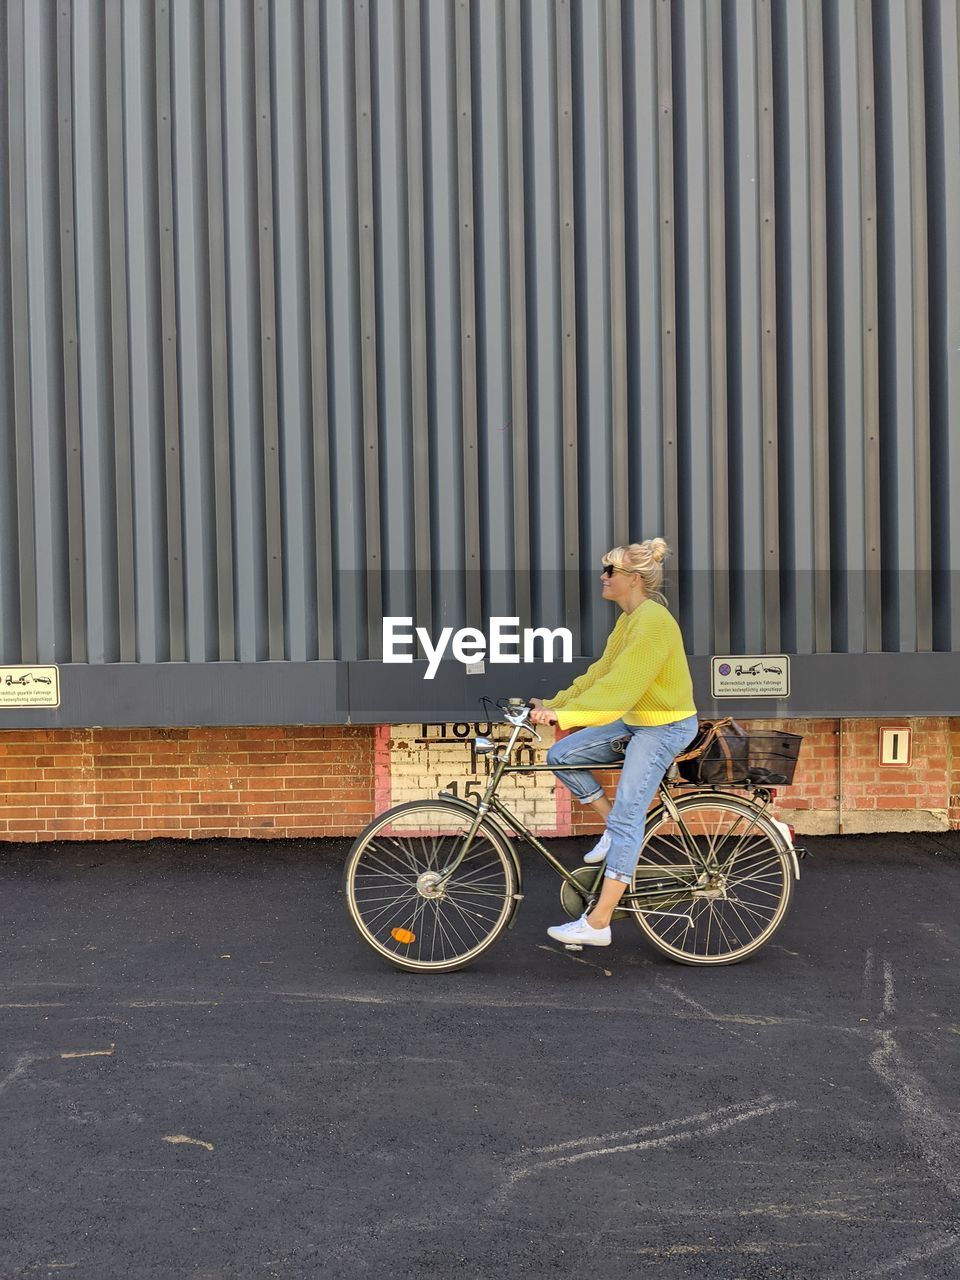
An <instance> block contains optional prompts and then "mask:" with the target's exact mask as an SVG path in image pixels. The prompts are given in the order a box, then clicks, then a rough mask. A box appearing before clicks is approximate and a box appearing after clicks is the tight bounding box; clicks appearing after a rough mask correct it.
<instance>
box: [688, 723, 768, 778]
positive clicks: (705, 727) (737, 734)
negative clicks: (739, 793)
mask: <svg viewBox="0 0 960 1280" xmlns="http://www.w3.org/2000/svg"><path fill="white" fill-rule="evenodd" d="M677 768H678V770H679V771H680V777H681V778H683V779H684V780H685V781H687V782H696V783H699V784H700V785H702V786H708V787H720V786H724V785H726V786H736V785H738V784H741V785H742V784H743V783H745V782H747V781H748V779H749V776H750V736H749V734H748V733H747V732H746V730H745V729H744V728H743V727H742V726H741V725H739V724H737V722H736V720H733V719H731V718H730V717H729V716H727V718H726V719H724V720H702V721H701V722H700V732H699V733H698V735H697V737H696V738H695V739H694V741H693V742H692V743H691V744H690V746H689V747H688V748H687V750H686V751H685V752H684V753H683V755H680V756H678V757H677Z"/></svg>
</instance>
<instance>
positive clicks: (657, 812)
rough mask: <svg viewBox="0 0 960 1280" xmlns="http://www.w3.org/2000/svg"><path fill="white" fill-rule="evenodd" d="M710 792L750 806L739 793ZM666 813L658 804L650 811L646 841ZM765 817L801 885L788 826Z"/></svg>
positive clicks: (796, 858)
mask: <svg viewBox="0 0 960 1280" xmlns="http://www.w3.org/2000/svg"><path fill="white" fill-rule="evenodd" d="M710 790H711V795H716V796H722V797H723V798H724V799H725V800H739V801H740V802H741V804H749V801H747V800H745V799H744V797H743V796H742V795H740V794H739V792H737V791H728V790H726V789H725V788H723V787H715V788H714V787H712V788H711V789H710ZM690 794H691V795H693V794H694V793H693V792H691V793H690ZM666 812H667V806H666V805H665V804H663V803H660V804H658V805H657V806H656V808H655V809H651V810H650V812H649V813H648V814H647V825H646V827H645V829H644V839H646V836H647V834H648V833H649V831H650V828H651V827H652V826H653V824H654V823H655V822H658V821H659V820H660V818H661V817H662V815H663V814H664V813H666ZM765 816H766V818H767V819H768V820H769V821H770V822H771V823H772V825H773V827H774V828H775V830H776V833H777V838H778V840H779V843H780V848H781V849H782V851H783V852H784V853H786V854H789V856H790V865H791V866H792V867H793V878H794V880H795V881H797V882H798V883H799V881H800V860H799V858H798V857H797V851H796V849H795V848H794V847H793V844H792V843H791V841H790V837H789V828H787V824H786V823H785V822H780V821H779V819H777V818H775V817H774V816H773V814H772V813H768V814H766V815H765ZM785 828H786V830H785Z"/></svg>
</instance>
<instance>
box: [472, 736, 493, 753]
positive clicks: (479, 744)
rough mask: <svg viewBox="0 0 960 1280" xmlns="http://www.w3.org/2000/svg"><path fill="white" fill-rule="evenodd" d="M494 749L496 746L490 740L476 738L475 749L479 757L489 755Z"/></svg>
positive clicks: (474, 741)
mask: <svg viewBox="0 0 960 1280" xmlns="http://www.w3.org/2000/svg"><path fill="white" fill-rule="evenodd" d="M493 748H494V744H493V743H492V742H491V741H490V739H489V738H474V740H473V749H474V751H475V752H476V754H477V755H478V756H486V755H489V754H490V752H491V751H492V750H493Z"/></svg>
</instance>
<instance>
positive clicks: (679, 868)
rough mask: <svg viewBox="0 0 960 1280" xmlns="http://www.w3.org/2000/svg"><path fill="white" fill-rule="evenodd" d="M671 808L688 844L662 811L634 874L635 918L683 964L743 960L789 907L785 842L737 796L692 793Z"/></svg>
mask: <svg viewBox="0 0 960 1280" xmlns="http://www.w3.org/2000/svg"><path fill="white" fill-rule="evenodd" d="M674 803H675V804H676V807H677V810H678V811H679V814H680V817H681V818H682V819H683V824H684V827H685V828H686V840H685V839H684V838H683V833H682V832H681V831H680V829H679V827H678V825H677V824H676V823H675V822H674V821H673V819H672V818H671V817H670V815H669V814H668V813H667V812H666V811H665V810H664V811H662V812H660V813H659V814H658V815H657V816H656V818H655V819H654V820H653V823H652V825H651V826H650V827H648V829H647V837H646V840H645V841H644V845H643V849H642V851H641V853H640V860H639V862H638V864H637V870H636V872H635V874H634V881H633V891H634V893H635V894H637V895H639V902H638V904H637V905H638V906H639V907H640V910H639V912H638V913H637V914H635V915H634V920H635V921H636V923H637V925H638V926H639V928H640V929H641V931H642V932H643V933H644V934H645V935H646V936H647V938H648V939H649V940H650V942H651V943H652V944H653V945H654V946H655V947H656V948H657V950H658V951H661V952H663V954H664V955H667V956H670V958H671V959H673V960H678V961H679V962H680V963H681V964H697V965H721V964H735V963H736V962H737V961H739V960H745V959H746V958H747V956H750V955H753V954H754V952H755V951H758V950H759V948H760V947H762V946H763V945H764V944H765V943H766V942H769V940H770V938H771V937H772V936H773V934H774V933H775V932H776V930H777V929H778V928H779V927H780V925H781V923H782V922H783V918H784V916H785V915H786V913H787V908H788V907H789V905H790V899H791V896H792V894H793V869H792V867H791V865H790V858H789V855H788V853H787V851H786V849H785V848H784V845H783V837H782V836H781V834H780V832H779V831H778V830H777V828H776V827H775V826H774V825H773V823H772V822H771V821H770V819H769V818H768V817H766V816H765V815H762V814H760V813H759V812H758V810H757V809H756V808H755V807H754V806H753V805H752V804H751V803H750V802H749V801H748V800H745V799H740V798H739V797H738V796H731V795H724V794H722V793H720V794H717V795H690V796H685V797H681V798H680V799H678V800H675V801H674ZM687 841H692V842H693V843H695V844H696V846H697V849H698V851H699V853H700V855H701V857H702V859H703V864H705V865H702V864H701V863H700V862H699V861H698V860H697V859H696V858H694V857H693V855H692V853H691V852H690V849H689V847H688V844H687ZM641 904H642V905H641Z"/></svg>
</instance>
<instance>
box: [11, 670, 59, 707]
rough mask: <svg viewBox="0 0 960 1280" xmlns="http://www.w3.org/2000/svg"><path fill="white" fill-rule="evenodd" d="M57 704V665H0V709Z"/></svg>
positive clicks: (52, 705) (54, 705)
mask: <svg viewBox="0 0 960 1280" xmlns="http://www.w3.org/2000/svg"><path fill="white" fill-rule="evenodd" d="M59 705H60V669H59V667H0V710H4V709H7V708H16V707H59Z"/></svg>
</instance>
